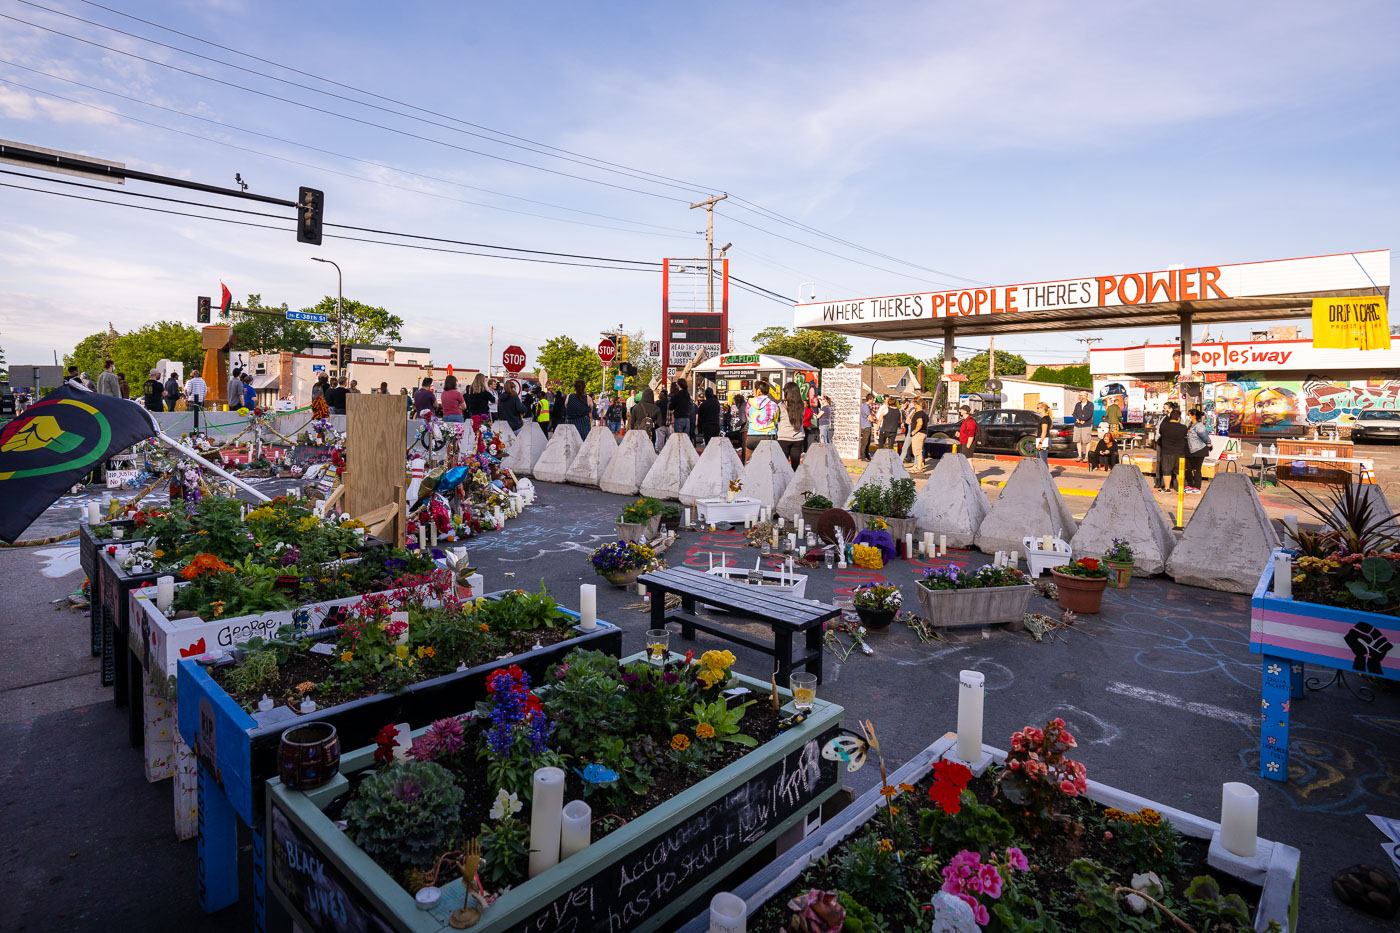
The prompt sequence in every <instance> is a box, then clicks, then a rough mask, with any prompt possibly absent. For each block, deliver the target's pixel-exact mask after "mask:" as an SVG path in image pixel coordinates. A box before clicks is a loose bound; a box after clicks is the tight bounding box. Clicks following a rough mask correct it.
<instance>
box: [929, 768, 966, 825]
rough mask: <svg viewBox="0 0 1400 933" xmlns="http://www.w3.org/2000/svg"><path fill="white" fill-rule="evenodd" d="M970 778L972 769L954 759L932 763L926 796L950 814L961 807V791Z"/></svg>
mask: <svg viewBox="0 0 1400 933" xmlns="http://www.w3.org/2000/svg"><path fill="white" fill-rule="evenodd" d="M970 780H972V771H971V769H970V768H968V767H967V765H964V764H959V763H958V762H956V761H939V762H935V763H934V765H933V786H932V787H930V788H929V789H928V797H929V799H930V800H932V801H933V802H934V803H936V804H938V805H939V806H940V807H942V808H943V812H944V813H946V814H948V815H949V816H952V815H953V814H955V813H957V812H958V811H959V810H961V809H962V792H963V788H965V787H967V782H968V781H970Z"/></svg>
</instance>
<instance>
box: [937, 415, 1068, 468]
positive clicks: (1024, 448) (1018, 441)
mask: <svg viewBox="0 0 1400 933" xmlns="http://www.w3.org/2000/svg"><path fill="white" fill-rule="evenodd" d="M972 419H973V420H974V421H976V422H977V449H978V451H989V452H990V451H997V452H1000V453H1012V454H1020V455H1021V456H1023V457H1034V456H1035V439H1036V437H1037V436H1038V435H1039V434H1040V415H1038V414H1036V413H1035V412H1033V411H1029V410H1027V409H1024V408H990V409H987V410H985V411H979V412H975V413H973V415H972ZM928 431H929V434H928V440H927V441H925V442H924V455H925V456H926V457H927V456H937V455H938V453H937V451H936V450H934V449H932V448H936V447H938V446H939V445H940V442H942V441H946V440H953V441H957V439H958V422H956V421H952V422H949V423H947V424H934V425H930V426H929V429H928ZM1074 449H1075V448H1074V430H1073V429H1072V428H1071V427H1070V426H1069V425H1067V424H1052V425H1050V455H1051V456H1052V457H1053V456H1058V455H1061V454H1064V455H1067V456H1073V455H1074Z"/></svg>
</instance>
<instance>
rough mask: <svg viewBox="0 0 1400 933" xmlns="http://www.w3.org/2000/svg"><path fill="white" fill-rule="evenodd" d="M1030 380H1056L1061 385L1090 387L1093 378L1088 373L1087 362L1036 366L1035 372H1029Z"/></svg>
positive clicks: (1092, 385)
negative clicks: (1056, 365)
mask: <svg viewBox="0 0 1400 933" xmlns="http://www.w3.org/2000/svg"><path fill="white" fill-rule="evenodd" d="M1031 381H1032V382H1058V383H1060V384H1061V385H1067V386H1078V387H1079V388H1081V389H1092V388H1093V387H1094V379H1093V377H1092V376H1090V375H1089V366H1088V364H1087V363H1081V364H1079V365H1078V366H1060V367H1055V368H1051V367H1049V366H1038V367H1036V370H1035V372H1033V373H1031Z"/></svg>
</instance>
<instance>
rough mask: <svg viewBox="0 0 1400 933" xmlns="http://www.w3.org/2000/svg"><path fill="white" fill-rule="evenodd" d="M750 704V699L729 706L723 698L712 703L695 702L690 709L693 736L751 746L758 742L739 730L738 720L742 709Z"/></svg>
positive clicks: (742, 712)
mask: <svg viewBox="0 0 1400 933" xmlns="http://www.w3.org/2000/svg"><path fill="white" fill-rule="evenodd" d="M752 705H753V701H752V700H750V701H749V702H747V703H740V704H739V705H738V706H729V705H728V704H727V703H726V702H725V701H724V700H723V699H719V700H715V701H714V702H713V703H696V704H695V707H694V708H693V709H692V710H691V711H690V721H691V723H692V724H693V726H694V730H695V737H696V738H697V739H702V740H704V741H713V742H715V743H719V742H733V743H734V744H736V745H742V746H744V747H745V748H753V747H754V746H755V745H757V744H758V740H757V739H755V738H754V737H753V736H751V735H744V734H743V733H742V732H740V731H739V722H740V721H741V720H742V719H743V718H744V711H745V710H747V709H748V708H749V707H750V706H752ZM706 727H708V728H706Z"/></svg>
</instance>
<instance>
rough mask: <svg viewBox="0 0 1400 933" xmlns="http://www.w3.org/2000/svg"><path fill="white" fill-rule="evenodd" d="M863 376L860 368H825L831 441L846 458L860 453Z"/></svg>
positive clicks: (823, 391) (824, 386) (824, 379)
mask: <svg viewBox="0 0 1400 933" xmlns="http://www.w3.org/2000/svg"><path fill="white" fill-rule="evenodd" d="M860 377H861V370H860V369H859V368H855V369H823V370H822V395H829V396H831V405H832V412H831V443H832V446H834V447H835V448H836V452H837V453H839V454H840V455H841V456H842V457H845V458H846V459H847V460H854V459H855V458H856V457H857V456H858V455H859V453H860V389H861V378H860ZM838 505H839V503H838Z"/></svg>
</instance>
